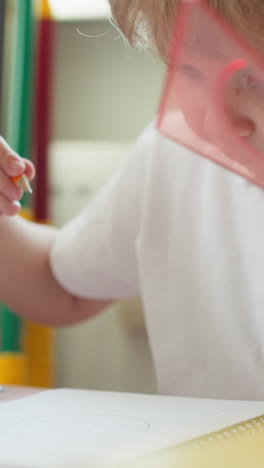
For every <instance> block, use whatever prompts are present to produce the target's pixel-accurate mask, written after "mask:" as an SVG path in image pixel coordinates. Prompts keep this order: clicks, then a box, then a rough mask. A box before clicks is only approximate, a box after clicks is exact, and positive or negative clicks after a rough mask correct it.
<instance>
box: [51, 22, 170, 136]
mask: <svg viewBox="0 0 264 468" xmlns="http://www.w3.org/2000/svg"><path fill="white" fill-rule="evenodd" d="M109 27H110V25H109V23H108V22H106V21H98V22H90V23H89V22H82V23H62V24H60V25H59V26H58V28H57V48H56V57H55V61H56V69H55V92H54V111H53V120H54V138H56V139H65V138H69V139H74V138H77V139H92V140H102V139H103V140H131V139H134V138H135V137H136V136H137V135H138V133H139V132H140V131H141V130H142V129H143V127H144V126H145V125H146V124H147V123H148V122H149V120H150V119H152V117H153V115H154V114H155V112H156V110H157V107H158V102H159V97H160V92H161V85H162V81H163V74H164V71H163V67H162V66H161V65H160V64H158V63H157V62H155V61H154V60H153V59H150V58H146V57H145V56H144V54H143V53H139V52H136V51H135V50H133V49H132V48H131V47H130V48H126V47H125V46H124V41H123V39H122V38H119V39H117V37H118V35H119V33H118V32H117V31H116V30H115V29H114V28H113V27H112V28H111V30H110V31H109ZM76 29H79V30H80V31H82V32H83V33H85V34H87V35H89V36H99V37H93V38H88V37H84V36H81V35H80V34H78V32H77V31H76ZM107 31H109V32H107ZM100 36H101V37H100Z"/></svg>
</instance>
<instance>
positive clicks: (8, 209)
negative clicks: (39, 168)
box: [0, 137, 35, 216]
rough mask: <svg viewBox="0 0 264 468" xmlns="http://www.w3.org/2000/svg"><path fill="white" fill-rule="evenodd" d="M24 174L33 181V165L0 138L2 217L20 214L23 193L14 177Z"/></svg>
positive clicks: (0, 202) (0, 201)
mask: <svg viewBox="0 0 264 468" xmlns="http://www.w3.org/2000/svg"><path fill="white" fill-rule="evenodd" d="M23 174H24V175H25V176H26V177H27V178H28V180H32V179H33V178H34V176H35V168H34V166H33V164H32V163H31V162H30V161H29V160H28V159H24V158H21V157H20V156H18V154H17V153H15V151H13V150H12V149H11V148H10V146H9V145H8V144H7V143H6V141H5V140H4V139H3V138H2V137H0V215H7V216H14V215H15V214H17V213H18V212H19V210H20V203H19V200H20V199H21V197H22V195H23V191H22V190H21V189H20V188H19V187H17V186H16V184H15V182H14V181H13V180H12V177H16V176H20V175H21V176H22V175H23Z"/></svg>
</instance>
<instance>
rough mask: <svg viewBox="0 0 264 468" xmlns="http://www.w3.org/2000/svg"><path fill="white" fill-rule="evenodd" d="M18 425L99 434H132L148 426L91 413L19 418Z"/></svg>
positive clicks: (108, 415)
mask: <svg viewBox="0 0 264 468" xmlns="http://www.w3.org/2000/svg"><path fill="white" fill-rule="evenodd" d="M19 424H23V426H24V427H25V426H26V425H27V426H29V425H34V426H41V427H48V426H52V427H53V428H54V427H56V426H60V427H61V426H62V425H63V424H65V427H67V426H68V427H69V426H70V427H71V430H73V429H74V428H75V427H76V428H77V427H78V429H80V426H81V427H82V428H83V429H86V430H87V429H88V430H92V431H97V430H98V431H99V432H101V431H102V429H104V431H111V433H115V434H118V433H122V434H133V433H138V432H145V431H147V430H149V428H150V424H149V423H148V422H147V421H144V420H142V419H137V418H132V417H129V416H121V415H116V414H91V413H83V412H82V413H81V412H80V413H56V414H50V415H41V416H35V417H30V418H21V419H20V420H19Z"/></svg>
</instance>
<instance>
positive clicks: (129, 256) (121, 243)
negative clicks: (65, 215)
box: [50, 125, 155, 299]
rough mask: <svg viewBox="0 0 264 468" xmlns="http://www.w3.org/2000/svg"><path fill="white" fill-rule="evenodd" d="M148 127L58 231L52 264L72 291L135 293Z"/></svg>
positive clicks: (114, 295)
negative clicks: (88, 200) (111, 174)
mask: <svg viewBox="0 0 264 468" xmlns="http://www.w3.org/2000/svg"><path fill="white" fill-rule="evenodd" d="M153 127H154V125H151V126H150V127H148V129H146V130H145V131H144V132H143V134H142V135H141V137H140V138H139V139H138V141H137V142H136V143H135V144H134V146H133V148H132V150H131V152H130V154H129V156H128V158H127V160H126V161H125V163H124V165H123V166H122V167H121V169H120V170H119V171H118V172H117V173H116V174H115V176H114V177H113V178H112V180H110V182H109V183H107V184H106V186H105V187H104V188H103V189H102V190H101V191H100V192H99V193H98V194H97V196H96V197H95V199H94V201H93V202H92V203H91V204H89V206H87V207H86V208H85V209H84V210H83V211H82V212H81V213H80V214H79V215H78V216H76V217H75V218H73V219H72V220H71V221H70V222H68V223H67V224H66V225H65V226H64V227H63V228H62V229H61V230H59V232H58V234H57V237H56V239H55V242H54V244H53V246H52V248H51V252H50V265H51V269H52V271H53V274H54V275H55V277H56V279H57V281H58V282H59V283H60V284H61V285H62V286H63V287H64V288H65V289H67V290H68V291H69V292H71V293H72V294H74V295H77V296H80V297H87V298H88V297H90V298H97V299H121V298H125V297H132V296H135V295H137V294H139V293H140V286H139V278H138V268H137V253H136V243H137V238H138V235H139V232H140V224H141V217H142V205H143V199H144V187H145V179H146V171H147V157H148V156H147V155H148V153H149V151H150V141H151V140H153V138H152V136H153V134H154V133H155V129H154V128H153Z"/></svg>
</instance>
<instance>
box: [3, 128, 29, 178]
mask: <svg viewBox="0 0 264 468" xmlns="http://www.w3.org/2000/svg"><path fill="white" fill-rule="evenodd" d="M0 168H2V169H3V170H4V171H5V172H6V173H7V174H8V175H9V176H11V177H12V176H18V175H20V174H23V172H24V170H25V163H24V160H23V158H21V157H20V156H19V155H18V154H16V153H15V151H13V150H12V148H10V146H9V145H8V144H7V142H6V141H5V140H4V138H2V137H0Z"/></svg>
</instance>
